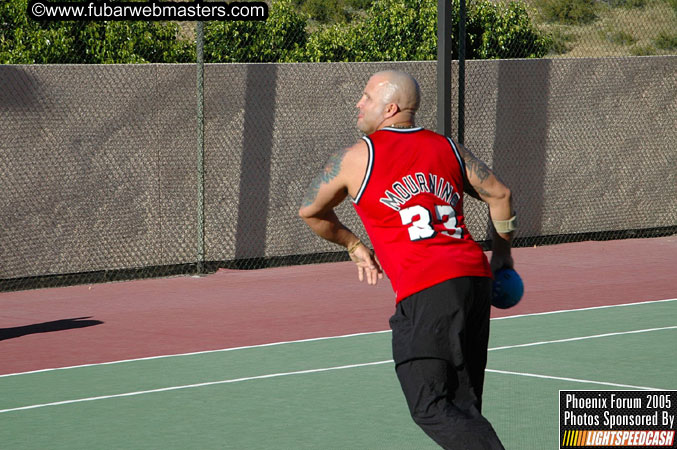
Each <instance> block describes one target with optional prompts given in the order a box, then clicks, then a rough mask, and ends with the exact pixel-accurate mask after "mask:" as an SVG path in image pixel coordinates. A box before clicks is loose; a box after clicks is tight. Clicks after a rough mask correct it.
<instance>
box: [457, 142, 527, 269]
mask: <svg viewBox="0 0 677 450" xmlns="http://www.w3.org/2000/svg"><path fill="white" fill-rule="evenodd" d="M458 148H459V151H460V152H461V156H462V157H463V160H464V162H465V171H466V179H467V182H468V184H469V185H470V187H471V188H472V190H474V191H475V193H476V194H477V195H478V197H479V199H480V200H482V201H484V202H486V203H487V205H489V215H490V217H491V220H490V226H491V234H492V261H491V263H492V264H491V265H492V269H494V270H497V269H500V268H502V267H512V265H513V261H512V257H511V256H510V245H511V241H512V236H513V234H514V233H513V232H512V231H505V230H504V229H501V230H500V232H499V231H497V230H496V227H497V226H498V225H496V227H495V226H494V224H499V225H502V224H506V223H511V222H510V219H511V218H513V217H514V214H513V209H512V194H511V192H510V189H508V187H507V186H506V185H504V184H503V183H502V182H501V181H500V180H499V179H498V177H496V175H495V174H494V173H493V171H492V170H491V169H489V167H488V166H487V165H486V164H485V163H484V162H483V161H482V160H480V159H479V158H477V157H476V156H475V155H473V154H472V152H471V151H470V150H468V149H467V148H465V147H464V146H462V145H458ZM471 195H472V193H471Z"/></svg>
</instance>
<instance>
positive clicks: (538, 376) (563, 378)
mask: <svg viewBox="0 0 677 450" xmlns="http://www.w3.org/2000/svg"><path fill="white" fill-rule="evenodd" d="M485 371H486V372H493V373H500V374H504V375H518V376H521V377H532V378H545V379H547V380H560V381H572V382H574V383H589V384H599V385H602V386H613V387H621V388H631V389H640V390H645V391H665V390H667V389H661V388H653V387H646V386H633V385H630V384H618V383H607V382H606V381H594V380H581V379H578V378H566V377H552V376H550V375H539V374H535V373H523V372H510V371H507V370H496V369H485ZM0 412H2V411H0Z"/></svg>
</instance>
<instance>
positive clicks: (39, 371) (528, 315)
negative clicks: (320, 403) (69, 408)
mask: <svg viewBox="0 0 677 450" xmlns="http://www.w3.org/2000/svg"><path fill="white" fill-rule="evenodd" d="M674 301H677V298H669V299H665V300H647V301H644V302H634V303H621V304H618V305H606V306H592V307H588V308H577V309H563V310H559V311H546V312H540V313H531V314H518V315H514V316H506V317H495V318H493V319H491V320H504V319H514V318H519V317H530V316H543V315H549V314H560V313H566V312H576V311H590V310H595V309H606V308H617V307H623V306H637V305H646V304H651V303H663V302H674ZM383 333H390V330H382V331H369V332H364V333H353V334H344V335H341V336H325V337H318V338H310V339H300V340H296V341H281V342H270V343H267V344H257V345H246V346H242V347H229V348H222V349H216V350H204V351H199V352H189V353H176V354H171V355H158V356H148V357H144V358H132V359H122V360H118V361H107V362H102V363H93V364H81V365H76V366H65V367H53V368H48V369H40V370H30V371H27V372H17V373H8V374H4V375H0V378H3V377H13V376H17V375H29V374H34V373H41V372H52V371H55V370H69V369H79V368H82V367H96V366H106V365H112V364H122V363H128V362H136V361H151V360H154V359H164V358H174V357H180V356H193V355H206V354H209V353H219V352H230V351H235V350H246V349H252V348H261V347H273V346H277V345H286V344H297V343H303V342H314V341H324V340H330V339H342V338H349V337H354V336H367V335H372V334H383Z"/></svg>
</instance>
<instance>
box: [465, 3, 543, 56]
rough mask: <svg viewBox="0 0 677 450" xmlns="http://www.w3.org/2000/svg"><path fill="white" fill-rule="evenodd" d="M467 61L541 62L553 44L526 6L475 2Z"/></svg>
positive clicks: (471, 11)
mask: <svg viewBox="0 0 677 450" xmlns="http://www.w3.org/2000/svg"><path fill="white" fill-rule="evenodd" d="M466 30H467V35H468V41H467V42H466V49H467V50H466V52H467V55H466V57H467V58H468V59H474V58H482V59H493V58H540V57H542V56H544V55H545V54H547V53H548V51H549V50H550V47H551V46H552V40H551V39H550V37H549V36H548V35H546V34H542V33H540V32H539V31H538V30H537V29H536V27H535V26H534V25H533V23H532V21H531V19H530V17H529V13H528V11H527V9H526V6H525V4H524V3H521V2H510V3H508V4H500V3H493V2H491V1H475V2H472V3H471V4H470V7H469V9H468V21H467V23H466Z"/></svg>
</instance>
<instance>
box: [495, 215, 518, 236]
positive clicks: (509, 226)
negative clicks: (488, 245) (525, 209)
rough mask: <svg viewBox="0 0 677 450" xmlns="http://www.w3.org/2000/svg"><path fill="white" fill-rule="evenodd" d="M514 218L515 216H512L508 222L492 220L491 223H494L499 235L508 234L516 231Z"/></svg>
mask: <svg viewBox="0 0 677 450" xmlns="http://www.w3.org/2000/svg"><path fill="white" fill-rule="evenodd" d="M516 218H517V216H512V217H511V218H510V219H508V220H492V222H493V223H494V228H496V232H498V233H501V234H508V233H512V232H513V231H515V230H516V229H517V222H516Z"/></svg>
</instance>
